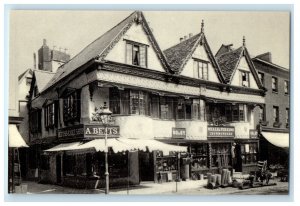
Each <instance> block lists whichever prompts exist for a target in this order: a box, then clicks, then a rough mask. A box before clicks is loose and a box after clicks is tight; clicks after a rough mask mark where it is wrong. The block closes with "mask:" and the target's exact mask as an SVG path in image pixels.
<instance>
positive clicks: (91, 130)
mask: <svg viewBox="0 0 300 206" xmlns="http://www.w3.org/2000/svg"><path fill="white" fill-rule="evenodd" d="M119 136H120V127H119V126H107V137H108V138H116V137H119ZM84 137H85V138H101V139H102V138H105V126H104V125H93V124H90V125H84Z"/></svg>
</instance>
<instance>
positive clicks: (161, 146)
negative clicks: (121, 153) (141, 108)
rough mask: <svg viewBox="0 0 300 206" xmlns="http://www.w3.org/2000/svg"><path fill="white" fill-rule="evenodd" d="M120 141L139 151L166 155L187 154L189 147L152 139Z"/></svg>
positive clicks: (122, 139)
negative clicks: (156, 151) (159, 152)
mask: <svg viewBox="0 0 300 206" xmlns="http://www.w3.org/2000/svg"><path fill="white" fill-rule="evenodd" d="M119 141H121V142H124V143H126V144H130V145H132V146H133V147H134V148H135V149H137V150H142V151H147V150H148V151H149V152H152V151H154V150H160V151H162V152H163V154H164V155H168V154H169V153H170V152H187V147H185V146H176V145H171V144H166V143H163V142H160V141H157V140H152V139H146V140H144V139H126V138H119Z"/></svg>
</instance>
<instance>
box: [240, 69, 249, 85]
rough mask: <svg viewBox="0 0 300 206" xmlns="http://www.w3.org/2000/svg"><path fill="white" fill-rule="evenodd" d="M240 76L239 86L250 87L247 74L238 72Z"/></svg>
mask: <svg viewBox="0 0 300 206" xmlns="http://www.w3.org/2000/svg"><path fill="white" fill-rule="evenodd" d="M240 75H241V86H243V87H250V81H249V72H246V71H240Z"/></svg>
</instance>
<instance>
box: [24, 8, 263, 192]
mask: <svg viewBox="0 0 300 206" xmlns="http://www.w3.org/2000/svg"><path fill="white" fill-rule="evenodd" d="M223 47H226V45H225V46H224V45H223V46H222V47H221V49H220V50H219V51H218V53H217V55H216V56H214V55H213V53H212V51H211V49H210V46H209V43H208V41H207V39H206V36H205V33H204V23H202V25H201V29H199V33H198V34H195V35H190V36H189V37H188V38H185V39H182V40H181V41H180V42H179V43H178V44H176V45H174V46H172V47H171V48H169V49H166V50H165V51H162V50H161V49H160V47H159V45H158V44H157V41H156V40H155V37H154V35H153V33H152V31H151V29H150V27H149V25H148V23H147V21H146V19H145V17H144V15H143V13H142V12H139V11H136V12H133V13H132V14H131V15H130V16H128V17H127V18H125V19H124V20H123V21H122V22H120V23H119V24H117V25H116V26H115V27H113V28H112V29H111V30H109V31H107V32H106V33H105V34H103V35H102V36H100V37H99V38H98V39H96V40H95V41H93V42H92V43H91V44H89V45H88V46H87V47H85V48H84V49H83V50H82V51H81V52H80V53H78V54H77V55H76V56H74V57H73V58H72V59H70V60H69V61H67V62H66V63H64V64H62V65H61V66H60V67H59V68H58V69H57V71H56V72H55V73H53V72H49V69H48V66H46V67H43V68H44V69H43V71H37V70H36V71H34V73H33V78H32V83H31V89H30V101H29V108H30V110H29V120H30V121H29V122H30V127H29V132H30V142H31V157H30V161H31V162H30V163H29V167H30V168H31V169H32V172H33V171H35V172H36V174H37V175H38V177H39V179H40V181H42V182H43V181H44V182H51V183H56V184H63V185H70V186H78V187H80V186H81V187H99V186H103V182H104V175H105V174H104V154H103V150H100V152H95V150H91V149H90V145H91V144H94V143H95V144H100V143H101V139H103V135H104V134H103V124H102V123H101V121H99V111H100V110H101V108H102V107H103V106H104V105H107V106H108V107H109V109H110V110H111V111H112V113H113V114H112V119H113V121H114V123H113V125H111V126H110V127H109V134H108V135H109V137H110V141H112V142H114V144H111V145H110V149H109V165H110V167H109V173H110V180H111V181H110V184H122V183H124V182H127V181H128V180H129V181H130V184H137V183H138V182H139V181H146V180H147V181H149V180H150V181H170V180H174V179H177V178H179V176H180V177H181V178H183V179H188V178H198V177H199V175H200V174H206V173H207V172H215V173H216V172H218V171H219V170H220V169H223V168H229V169H234V170H235V171H242V172H248V171H251V170H253V169H254V168H256V163H257V160H258V159H259V139H258V136H257V130H256V128H257V123H256V122H255V112H254V110H255V108H257V107H263V106H264V105H265V92H266V90H265V88H264V86H263V85H262V82H261V81H260V78H259V75H258V73H257V70H256V66H255V65H254V63H253V60H252V59H251V57H250V54H249V52H248V50H247V48H246V44H245V39H244V40H243V43H242V45H241V46H240V47H239V48H238V49H230V50H226V49H224V50H223ZM227 47H228V46H227ZM115 138H116V139H115ZM95 140H98V141H95ZM102 143H103V141H102ZM161 144H162V145H163V147H161V148H165V150H163V149H161V150H159V149H155V148H159V147H160V145H161ZM126 145H127V146H126ZM175 145H176V146H175ZM98 146H99V145H98ZM129 146H134V147H136V148H142V146H143V147H144V146H145V148H146V149H144V150H139V151H138V152H137V151H131V152H128V150H127V149H126V148H127V147H129ZM178 146H182V147H178ZM99 147H100V146H99ZM181 148H187V150H186V151H185V152H182V151H181ZM180 152H181V153H180ZM182 168H184V169H183V171H181V172H180V170H182Z"/></svg>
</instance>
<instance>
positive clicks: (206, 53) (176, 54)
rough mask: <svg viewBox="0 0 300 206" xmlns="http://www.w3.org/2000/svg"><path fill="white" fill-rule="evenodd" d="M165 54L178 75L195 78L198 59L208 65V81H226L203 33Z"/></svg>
mask: <svg viewBox="0 0 300 206" xmlns="http://www.w3.org/2000/svg"><path fill="white" fill-rule="evenodd" d="M164 53H165V55H166V57H167V59H168V62H169V64H170V66H171V69H172V70H174V72H176V73H177V74H181V75H183V76H189V77H192V78H195V74H194V71H193V70H194V59H198V60H203V61H204V62H206V63H208V76H209V77H208V81H215V82H223V81H224V78H223V75H222V73H221V72H220V69H219V66H218V64H217V62H216V60H215V58H214V56H213V54H212V52H211V49H210V47H209V45H208V43H207V40H206V37H205V35H204V33H203V32H201V33H199V34H196V35H195V36H192V37H191V38H189V39H187V40H185V41H182V42H180V43H179V44H177V45H175V46H173V47H170V48H169V49H166V50H165V51H164Z"/></svg>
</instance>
